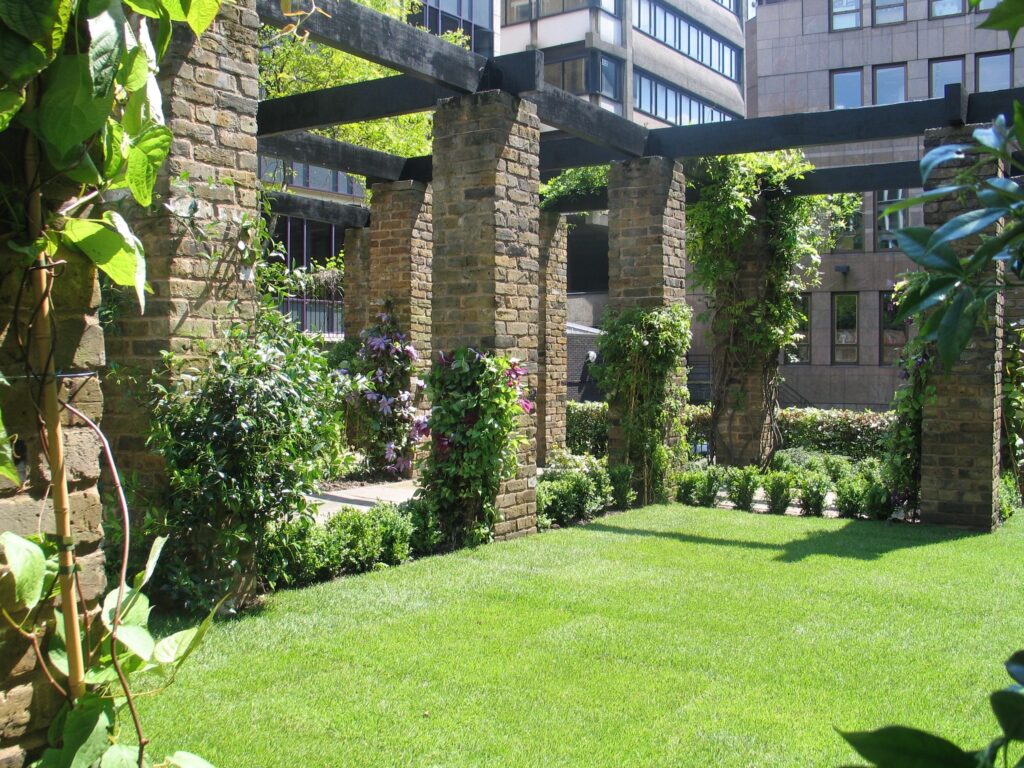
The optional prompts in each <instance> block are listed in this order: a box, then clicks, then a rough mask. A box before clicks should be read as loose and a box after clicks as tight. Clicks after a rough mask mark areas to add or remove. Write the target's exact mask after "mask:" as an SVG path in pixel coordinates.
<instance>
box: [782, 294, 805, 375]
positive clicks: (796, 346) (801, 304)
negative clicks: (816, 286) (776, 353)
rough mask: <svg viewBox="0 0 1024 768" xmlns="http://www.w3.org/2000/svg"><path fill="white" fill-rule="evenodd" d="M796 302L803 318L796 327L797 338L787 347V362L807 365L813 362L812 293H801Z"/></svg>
mask: <svg viewBox="0 0 1024 768" xmlns="http://www.w3.org/2000/svg"><path fill="white" fill-rule="evenodd" d="M795 303H796V308H797V311H798V312H799V313H800V315H801V317H802V319H801V320H800V323H799V324H798V325H797V327H796V338H794V340H793V343H792V344H790V345H789V347H788V348H787V349H786V362H787V363H789V364H790V365H807V364H809V363H810V362H811V294H809V293H801V294H800V295H799V296H798V297H797V298H796V299H795Z"/></svg>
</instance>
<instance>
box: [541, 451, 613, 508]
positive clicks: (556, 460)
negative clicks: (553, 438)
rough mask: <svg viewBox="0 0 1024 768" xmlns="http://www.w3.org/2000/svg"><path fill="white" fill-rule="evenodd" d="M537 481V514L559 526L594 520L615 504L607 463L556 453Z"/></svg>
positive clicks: (592, 458) (585, 457) (591, 458)
mask: <svg viewBox="0 0 1024 768" xmlns="http://www.w3.org/2000/svg"><path fill="white" fill-rule="evenodd" d="M548 464H549V465H548V467H547V468H546V469H545V471H544V474H543V475H542V476H541V477H540V479H539V480H538V482H537V514H538V515H543V516H544V517H545V518H547V519H548V520H550V521H551V522H553V523H557V524H558V525H562V526H565V525H569V524H571V523H575V522H580V521H586V520H591V519H593V518H594V516H595V515H599V514H600V513H602V512H604V511H605V510H607V509H608V508H610V507H611V506H612V504H613V503H614V501H615V499H614V494H613V490H612V482H611V478H609V476H608V470H607V468H606V464H605V461H604V460H603V459H597V458H594V457H592V456H586V455H580V456H575V455H572V454H568V453H561V452H559V453H555V454H554V455H553V456H552V457H551V459H550V461H549V462H548Z"/></svg>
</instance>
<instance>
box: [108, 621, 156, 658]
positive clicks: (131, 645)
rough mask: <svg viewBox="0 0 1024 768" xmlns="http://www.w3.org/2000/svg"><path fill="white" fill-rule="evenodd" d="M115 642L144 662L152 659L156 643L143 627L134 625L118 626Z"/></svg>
mask: <svg viewBox="0 0 1024 768" xmlns="http://www.w3.org/2000/svg"><path fill="white" fill-rule="evenodd" d="M117 642H118V643H120V644H121V645H123V646H124V647H125V648H127V649H128V650H129V651H131V652H132V653H134V654H135V655H136V656H138V657H139V658H140V659H142V660H144V661H149V660H150V659H152V658H153V649H154V648H155V647H156V642H155V641H154V640H153V636H152V635H151V634H149V630H148V629H146V628H145V627H139V626H136V625H134V624H121V625H119V626H118V627H117Z"/></svg>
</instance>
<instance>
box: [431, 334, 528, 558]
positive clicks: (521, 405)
mask: <svg viewBox="0 0 1024 768" xmlns="http://www.w3.org/2000/svg"><path fill="white" fill-rule="evenodd" d="M525 376H526V369H525V368H524V367H522V366H521V365H519V363H518V362H517V361H515V360H506V359H505V358H502V357H497V356H494V355H488V354H484V353H480V352H477V351H476V350H473V349H469V348H465V347H463V348H460V349H457V350H454V351H452V352H440V353H439V354H438V358H437V361H436V363H435V364H434V366H433V368H432V370H431V372H430V377H429V379H428V380H427V394H428V396H429V398H430V402H431V413H430V423H429V429H430V433H431V447H430V452H429V453H428V454H427V456H426V457H425V458H424V460H423V461H422V462H421V465H420V470H421V471H420V483H419V488H418V489H417V503H416V504H415V505H414V508H413V513H412V517H413V521H414V524H415V525H416V527H417V528H418V529H419V530H420V533H419V534H418V536H417V538H416V547H415V548H416V549H417V550H418V551H420V552H422V551H423V548H424V547H428V546H429V547H430V548H431V549H441V550H445V551H450V550H453V549H459V548H460V547H464V546H468V545H475V544H482V543H484V542H486V541H489V540H490V539H491V536H492V530H493V526H494V523H495V522H497V521H498V519H499V518H498V509H497V506H496V503H495V500H496V499H497V496H498V490H499V488H500V486H501V483H502V481H504V480H507V479H510V478H511V477H512V476H513V475H514V474H515V470H516V466H517V451H518V450H519V447H520V446H521V445H522V444H523V441H524V438H523V437H522V435H521V434H520V433H519V431H518V427H519V419H520V415H521V414H522V413H523V412H526V413H529V412H531V411H532V410H533V403H532V402H530V401H529V400H528V399H527V398H526V396H525V394H524V393H523V391H522V383H523V378H524V377H525Z"/></svg>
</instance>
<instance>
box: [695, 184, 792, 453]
mask: <svg viewBox="0 0 1024 768" xmlns="http://www.w3.org/2000/svg"><path fill="white" fill-rule="evenodd" d="M751 215H752V216H753V217H754V218H755V219H756V220H757V221H758V222H765V221H766V213H765V209H764V205H763V204H761V203H756V204H755V205H754V206H752V209H751ZM770 247H771V246H770V244H769V242H768V239H767V237H766V236H765V231H764V228H763V227H761V226H758V227H754V228H753V230H752V233H751V236H750V240H749V242H748V243H747V244H746V247H745V249H744V255H743V257H742V258H741V260H740V267H739V276H738V278H737V280H736V285H735V294H734V297H733V298H734V299H735V300H736V301H746V300H750V299H753V300H754V301H756V302H759V301H761V300H763V298H764V296H765V291H766V287H767V274H768V266H769V260H770V258H771V252H770V250H769V249H770ZM712 328H713V330H712V338H713V344H714V346H713V349H712V352H711V362H712V374H711V375H712V385H711V391H712V393H713V396H714V402H713V403H712V420H711V421H712V435H711V449H712V451H713V453H714V456H715V461H717V462H718V463H719V464H724V465H727V466H737V467H742V466H747V465H749V464H754V465H762V466H763V465H764V464H765V463H766V462H767V461H768V459H769V458H770V457H771V454H772V451H774V450H775V447H776V443H777V440H778V432H777V430H776V429H775V428H774V424H775V420H774V413H775V409H776V407H777V406H778V384H777V383H776V379H777V377H778V368H779V355H778V351H775V352H773V353H772V354H768V355H765V356H763V357H760V358H758V357H738V356H737V355H736V354H735V353H734V352H732V351H731V350H732V348H733V347H734V344H735V342H734V340H733V339H732V338H730V337H729V336H728V334H727V333H725V332H722V331H716V330H714V329H715V323H714V322H712Z"/></svg>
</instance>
